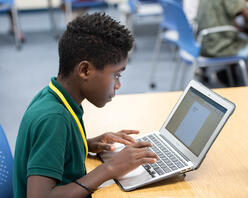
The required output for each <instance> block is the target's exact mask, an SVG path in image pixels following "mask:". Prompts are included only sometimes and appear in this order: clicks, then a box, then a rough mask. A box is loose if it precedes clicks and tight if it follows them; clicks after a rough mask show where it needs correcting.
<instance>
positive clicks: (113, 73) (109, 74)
mask: <svg viewBox="0 0 248 198" xmlns="http://www.w3.org/2000/svg"><path fill="white" fill-rule="evenodd" d="M127 63H128V58H126V59H124V60H122V61H121V62H120V63H118V64H116V65H106V66H105V67H104V69H103V70H98V69H96V68H93V71H91V77H90V78H89V82H90V83H89V82H88V85H89V86H88V88H87V95H85V97H86V99H87V100H88V101H90V102H91V103H92V104H94V105H95V106H97V107H103V106H104V105H105V104H106V103H107V102H110V101H111V99H112V98H113V97H114V96H115V91H116V90H117V89H119V88H120V86H121V84H120V79H119V78H120V77H121V72H122V71H124V70H125V68H126V65H127Z"/></svg>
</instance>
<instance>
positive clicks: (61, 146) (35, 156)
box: [27, 114, 69, 181]
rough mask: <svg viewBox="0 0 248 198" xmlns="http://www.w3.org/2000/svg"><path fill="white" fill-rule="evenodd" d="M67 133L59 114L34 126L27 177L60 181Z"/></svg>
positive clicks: (47, 117) (64, 123)
mask: <svg viewBox="0 0 248 198" xmlns="http://www.w3.org/2000/svg"><path fill="white" fill-rule="evenodd" d="M68 131H69V130H68V126H66V120H65V118H64V117H63V116H62V115H60V114H52V115H48V116H46V117H45V118H41V119H40V120H39V121H38V122H37V123H35V124H34V128H33V131H32V133H31V137H30V139H31V144H32V145H31V150H30V155H29V158H28V166H27V176H30V175H41V176H47V177H51V178H54V179H57V180H59V181H61V180H62V176H63V172H64V161H65V152H66V142H67V139H68V138H67V136H68Z"/></svg>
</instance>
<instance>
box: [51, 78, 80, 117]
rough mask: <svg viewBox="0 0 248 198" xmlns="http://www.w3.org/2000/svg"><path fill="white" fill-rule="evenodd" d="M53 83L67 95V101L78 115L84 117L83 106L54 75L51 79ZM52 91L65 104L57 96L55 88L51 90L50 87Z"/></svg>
mask: <svg viewBox="0 0 248 198" xmlns="http://www.w3.org/2000/svg"><path fill="white" fill-rule="evenodd" d="M51 81H52V83H53V85H54V86H55V87H56V88H57V89H58V90H59V91H60V92H61V93H62V94H63V96H64V97H65V99H66V100H67V102H68V103H69V105H70V106H71V108H72V109H73V111H74V112H75V114H76V115H77V117H78V118H80V119H82V116H83V113H84V111H83V108H82V106H81V104H80V105H78V104H77V103H76V102H75V100H74V99H73V98H72V97H71V96H70V94H69V93H68V92H67V91H66V90H65V89H64V88H63V87H62V86H61V85H60V84H59V83H58V82H57V81H56V78H55V77H53V78H52V79H51ZM49 90H50V92H51V93H52V94H53V95H55V96H56V98H57V99H58V100H59V101H60V102H61V103H62V104H63V102H62V101H61V99H60V98H59V97H58V96H57V94H56V93H54V91H53V90H51V89H50V88H49ZM80 119H79V120H80Z"/></svg>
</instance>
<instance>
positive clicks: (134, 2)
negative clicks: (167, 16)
mask: <svg viewBox="0 0 248 198" xmlns="http://www.w3.org/2000/svg"><path fill="white" fill-rule="evenodd" d="M158 1H159V0H128V5H129V8H130V12H131V13H135V12H136V11H137V7H138V6H141V5H142V4H149V3H158Z"/></svg>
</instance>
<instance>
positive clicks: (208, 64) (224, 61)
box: [150, 0, 248, 90]
mask: <svg viewBox="0 0 248 198" xmlns="http://www.w3.org/2000/svg"><path fill="white" fill-rule="evenodd" d="M160 3H161V5H162V7H163V14H164V15H165V16H164V18H163V19H164V20H170V23H171V24H174V26H173V28H174V29H175V30H176V31H177V33H178V37H177V39H175V40H174V43H175V44H176V45H177V47H178V48H179V51H178V55H179V57H180V58H181V60H182V61H181V69H182V72H181V77H180V76H179V75H180V64H177V65H176V68H175V70H174V75H173V78H172V81H171V85H172V86H171V87H172V90H174V89H175V87H176V85H177V83H178V81H180V82H181V83H180V82H179V83H180V84H181V85H180V88H181V89H183V88H184V86H185V82H187V81H185V79H186V75H185V74H186V66H188V65H190V66H191V71H190V76H189V77H188V78H189V79H188V80H190V79H193V78H194V77H195V74H196V71H197V69H198V68H208V69H209V71H215V72H216V71H219V70H220V69H223V68H225V69H226V70H227V73H228V77H229V81H230V85H231V86H233V79H232V73H231V71H230V67H229V66H230V65H231V64H237V65H238V66H239V69H240V73H241V77H242V78H243V79H242V80H243V83H244V85H246V86H247V85H248V74H247V66H246V60H247V59H248V57H241V56H232V57H218V58H211V57H203V56H200V51H201V42H202V38H203V37H204V36H206V35H208V34H211V33H216V32H223V31H236V28H235V27H232V26H219V27H215V28H208V29H204V30H202V31H201V32H200V33H199V36H198V38H197V40H196V39H195V35H194V31H193V28H192V26H190V24H189V22H188V19H187V17H186V15H185V12H184V10H183V8H182V6H180V5H179V4H178V3H176V2H175V1H173V0H160ZM163 39H167V37H163ZM155 49H156V48H155ZM157 52H158V53H159V51H157ZM157 52H155V53H157ZM157 56H158V55H157ZM185 63H186V64H185ZM153 72H156V64H155V65H153V68H152V73H151V75H153V78H151V81H150V85H152V84H153V85H154V84H155V82H154V80H153V79H154V74H153ZM155 85H156V84H155Z"/></svg>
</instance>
